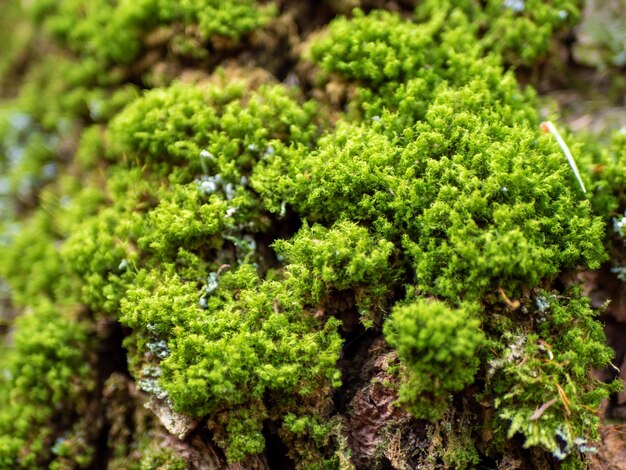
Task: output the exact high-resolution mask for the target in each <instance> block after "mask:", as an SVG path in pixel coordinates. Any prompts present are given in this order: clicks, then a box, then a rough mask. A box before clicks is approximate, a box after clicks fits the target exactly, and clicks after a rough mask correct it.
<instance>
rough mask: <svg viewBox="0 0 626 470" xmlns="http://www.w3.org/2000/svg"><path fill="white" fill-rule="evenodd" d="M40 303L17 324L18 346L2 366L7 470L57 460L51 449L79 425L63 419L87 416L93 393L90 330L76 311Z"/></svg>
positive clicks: (0, 426) (0, 445)
mask: <svg viewBox="0 0 626 470" xmlns="http://www.w3.org/2000/svg"><path fill="white" fill-rule="evenodd" d="M38 302H39V303H38V305H37V306H36V307H34V308H33V310H32V311H31V312H30V313H26V314H24V315H22V316H20V317H19V318H18V319H17V320H16V322H15V329H16V334H15V337H14V339H13V345H12V347H11V349H10V350H9V351H8V352H7V353H6V354H3V356H2V359H1V363H0V367H2V371H3V372H2V376H1V377H0V391H2V393H0V396H1V398H0V405H2V406H1V408H0V410H1V411H0V464H1V465H2V468H34V467H37V466H39V465H42V464H44V463H45V462H47V461H50V460H52V458H53V457H54V456H53V453H54V449H53V448H52V445H51V443H52V442H53V441H54V439H56V437H57V436H58V435H60V434H62V433H63V432H64V431H68V432H71V429H72V426H73V425H74V424H75V423H72V421H71V420H65V419H61V418H63V417H70V416H77V415H79V414H82V413H84V412H85V396H86V393H87V392H89V391H90V390H91V389H92V387H93V377H92V371H91V370H90V366H89V362H88V353H89V341H88V334H87V329H88V326H87V325H86V324H85V323H84V322H81V321H77V319H76V318H75V317H73V316H72V315H70V313H71V311H63V312H61V311H59V310H58V309H57V308H56V307H55V306H54V305H53V304H52V303H51V302H49V301H45V300H43V299H42V298H39V299H38ZM63 423H65V424H63ZM57 455H59V454H57Z"/></svg>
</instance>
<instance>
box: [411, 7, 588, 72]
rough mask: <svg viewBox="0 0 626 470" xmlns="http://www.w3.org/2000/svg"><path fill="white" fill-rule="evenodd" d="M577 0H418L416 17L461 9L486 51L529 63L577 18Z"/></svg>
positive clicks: (540, 56)
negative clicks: (550, 0)
mask: <svg viewBox="0 0 626 470" xmlns="http://www.w3.org/2000/svg"><path fill="white" fill-rule="evenodd" d="M580 6H581V2H580V1H578V0H556V1H552V2H549V3H547V2H542V1H540V0H488V1H486V2H476V1H474V0H446V1H444V2H442V1H433V0H428V1H426V2H422V3H421V4H420V6H419V7H418V10H417V11H418V16H419V17H421V18H428V17H429V16H431V15H436V14H441V12H442V11H446V10H447V12H448V14H449V15H451V16H454V14H455V10H460V11H463V12H464V13H465V14H466V15H467V16H468V17H469V18H470V19H471V21H472V23H473V24H474V27H473V29H474V31H475V32H476V33H477V34H478V35H479V36H480V40H481V43H482V44H483V45H484V47H486V48H487V49H489V50H494V51H496V52H498V53H499V54H501V55H502V56H503V58H504V59H505V60H506V61H507V62H509V63H512V64H516V65H529V64H532V63H533V62H534V61H536V60H537V59H538V58H542V57H545V56H546V55H547V53H548V51H549V50H550V47H551V41H552V40H553V37H554V36H555V35H556V34H557V33H558V32H559V31H560V30H564V29H566V28H567V27H570V26H572V25H574V24H576V22H577V21H578V20H579V19H580V16H581V15H580V13H581V12H580Z"/></svg>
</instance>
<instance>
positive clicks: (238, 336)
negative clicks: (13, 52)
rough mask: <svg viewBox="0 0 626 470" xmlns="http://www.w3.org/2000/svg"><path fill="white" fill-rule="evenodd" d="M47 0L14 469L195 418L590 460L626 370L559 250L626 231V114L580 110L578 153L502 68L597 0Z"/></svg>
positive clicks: (386, 449)
mask: <svg viewBox="0 0 626 470" xmlns="http://www.w3.org/2000/svg"><path fill="white" fill-rule="evenodd" d="M31 3H32V5H31V6H30V7H29V8H30V9H29V10H28V15H30V16H25V17H24V18H27V19H22V20H21V21H22V22H24V24H26V25H30V26H29V27H30V28H32V27H33V26H32V25H33V24H36V25H41V28H42V31H39V32H37V33H36V34H37V35H36V37H37V38H43V39H45V40H47V41H51V40H52V39H53V40H54V42H53V44H54V46H52V45H51V46H50V51H49V53H47V54H46V58H42V59H41V61H36V62H35V63H33V64H30V65H29V73H28V75H27V77H26V78H25V79H24V84H23V85H22V86H21V87H20V88H19V90H18V93H17V95H16V97H15V98H14V99H13V100H11V101H7V104H6V109H7V111H6V112H5V105H4V104H3V105H2V106H3V107H2V108H1V109H0V155H1V156H2V160H1V165H2V169H3V171H5V172H6V175H7V181H8V183H7V184H8V185H9V187H8V189H7V191H6V196H4V195H3V196H2V197H3V198H6V199H7V200H8V201H11V204H12V205H11V207H14V210H13V211H12V213H11V214H8V215H7V216H6V217H5V218H3V219H2V220H1V221H0V223H1V224H2V230H3V231H4V232H5V233H6V234H7V235H6V238H7V242H6V243H5V244H3V245H2V247H1V248H0V249H1V250H2V253H1V255H0V256H1V257H2V260H3V263H0V265H1V266H0V270H1V274H2V277H3V278H4V279H6V281H7V283H8V285H9V286H10V289H11V302H12V305H13V306H14V308H15V309H16V311H19V315H17V318H16V319H15V320H12V321H11V327H12V331H13V333H12V335H13V336H12V340H11V341H10V342H8V341H7V346H4V345H3V346H2V347H3V348H4V349H3V352H5V351H6V354H2V355H1V356H0V369H1V370H2V371H4V372H5V373H2V374H0V468H41V467H45V466H50V467H51V468H87V467H89V466H90V465H93V464H94V462H96V459H97V458H99V457H101V455H103V454H102V452H103V451H102V442H104V440H106V439H108V440H109V441H108V444H107V449H109V450H110V452H109V451H107V452H109V453H110V454H111V455H109V454H107V455H109V457H110V459H111V462H114V463H115V464H116V465H118V467H119V466H120V465H125V464H128V466H129V467H132V468H184V465H185V464H186V462H185V460H184V456H185V455H196V454H194V453H193V452H191V451H190V453H187V454H185V452H186V451H187V450H188V449H189V448H193V446H194V445H196V444H197V442H198V441H197V439H200V440H202V439H204V441H202V444H201V446H203V447H201V448H202V449H209V448H211V449H214V448H217V449H218V450H217V451H215V452H213V450H211V452H213V453H214V454H215V455H216V456H217V457H215V458H216V459H218V460H219V462H221V464H223V465H229V464H232V463H233V462H240V465H244V466H245V465H249V466H251V467H253V466H254V465H255V464H256V463H258V462H259V461H261V462H264V460H263V459H265V458H266V457H265V456H264V455H265V454H264V452H266V446H267V445H269V446H274V447H276V448H277V449H280V451H281V452H282V451H283V450H284V452H283V453H284V454H286V457H285V459H288V461H289V463H290V464H293V465H295V466H297V468H346V469H347V468H354V467H353V466H352V465H356V464H353V463H351V460H350V459H351V458H352V460H353V461H356V460H355V459H357V458H362V459H365V457H363V455H366V457H367V459H370V460H367V462H368V464H369V463H371V462H377V463H375V464H374V463H372V464H371V465H372V467H371V468H375V467H376V465H379V464H381V462H383V460H384V459H388V461H390V462H392V463H393V464H394V465H396V464H397V465H398V468H411V465H418V463H419V465H422V464H424V465H426V463H429V464H432V465H435V464H437V465H443V466H447V467H448V468H472V467H473V466H476V465H478V463H479V462H480V459H491V460H493V461H498V462H505V461H508V460H507V459H509V458H510V459H514V458H515V459H517V457H518V456H526V455H527V454H525V453H524V451H523V450H522V449H524V448H532V449H533V450H532V451H531V452H530V453H528V455H530V457H528V458H529V459H531V460H529V461H532V462H536V461H539V460H541V459H552V461H559V462H560V464H559V465H562V466H563V467H567V466H569V467H571V468H576V467H582V466H584V465H585V463H586V462H587V459H588V454H589V453H591V452H593V446H594V441H595V440H596V439H597V437H598V429H599V417H598V410H599V408H600V403H601V402H602V400H603V399H605V398H606V397H607V396H608V395H609V393H611V392H612V391H614V390H615V389H616V388H617V385H616V384H617V382H614V383H610V384H606V383H602V382H600V381H598V380H595V379H594V378H592V376H591V375H590V371H591V370H592V369H601V368H603V367H605V366H606V365H607V364H608V363H609V361H610V359H611V357H612V351H611V350H610V348H609V347H608V346H606V344H605V338H604V334H603V331H602V325H601V323H600V322H599V321H598V319H597V315H598V314H599V312H598V310H594V309H592V308H591V306H590V304H589V300H588V299H587V298H586V297H585V296H584V295H583V290H582V288H581V287H580V286H578V285H577V284H576V283H572V282H563V279H568V277H566V276H563V274H564V273H572V272H577V271H580V270H595V269H598V268H599V267H600V265H601V264H602V263H603V262H604V261H606V260H607V258H608V254H607V253H608V252H609V250H608V249H609V248H610V247H611V243H615V239H616V238H620V236H621V235H623V233H622V231H621V225H622V221H621V219H620V218H619V217H615V216H616V214H618V213H619V211H623V209H624V207H626V201H623V187H624V184H626V182H625V181H623V180H624V178H623V171H622V170H623V162H624V158H626V150H625V149H626V138H620V137H619V136H617V137H615V138H614V140H613V142H612V143H611V145H610V146H609V147H608V148H606V149H602V150H598V151H595V152H587V153H585V152H581V150H580V148H581V147H580V145H578V144H580V137H577V136H574V135H569V136H568V137H567V139H568V142H569V143H570V144H572V149H573V150H574V154H576V159H577V161H578V164H579V166H578V167H577V165H576V163H575V161H574V157H573V155H572V152H570V150H569V148H568V147H567V145H566V144H565V142H564V140H563V138H562V137H561V136H560V135H559V133H558V132H557V131H556V128H555V126H554V125H553V124H551V123H550V122H546V123H544V124H543V125H542V124H541V118H540V112H539V110H538V100H537V97H536V95H535V92H534V91H533V90H532V88H531V87H520V85H519V83H518V81H517V79H516V77H515V75H514V73H513V72H512V71H511V70H509V69H508V68H507V67H509V66H510V65H516V66H522V65H528V64H532V63H533V61H535V60H536V59H537V57H541V56H542V55H543V54H546V53H547V51H548V49H549V44H548V42H549V39H550V38H551V37H552V34H553V32H555V31H559V30H560V29H562V28H564V27H567V26H569V25H571V24H573V22H574V21H576V19H577V18H578V17H579V14H580V10H579V4H578V2H575V1H572V0H558V1H557V0H555V1H553V2H550V3H545V2H539V1H538V0H537V1H533V0H526V1H525V2H502V1H499V0H489V1H487V2H474V1H465V0H455V1H443V2H441V1H439V2H434V1H430V0H426V1H423V2H420V5H419V6H418V7H417V10H416V11H405V12H404V13H402V14H400V13H394V12H390V11H384V10H379V9H372V10H371V11H369V12H367V13H365V12H364V11H362V10H360V9H355V10H353V11H352V12H351V13H350V14H349V15H348V16H337V17H336V18H334V19H332V21H330V22H329V23H328V24H327V25H326V26H324V27H323V28H322V29H320V30H319V32H317V33H316V34H312V35H311V36H310V37H309V39H308V41H307V42H306V43H304V44H302V43H300V42H299V41H300V39H297V37H298V28H299V27H304V26H302V25H303V24H304V23H303V22H300V23H302V24H300V23H297V22H296V20H294V18H299V17H298V16H297V15H301V14H302V13H301V12H300V13H299V12H298V11H297V9H296V10H293V11H292V10H291V8H292V7H291V6H289V5H287V4H286V3H285V2H255V1H251V0H236V1H232V2H221V1H212V0H201V1H200V0H198V1H193V2H191V1H186V2H179V3H177V2H167V1H162V0H160V1H154V0H142V1H140V2H135V1H130V0H129V1H125V0H124V1H118V2H113V3H112V2H108V1H98V2H95V3H94V2H86V1H84V0H65V1H60V2H51V1H49V0H35V1H34V2H31ZM287 3H288V2H287ZM327 3H328V4H327V5H326V7H325V8H326V9H327V10H328V12H330V13H332V15H335V13H336V11H338V10H339V9H340V8H344V7H345V5H344V6H339V4H337V6H335V5H334V4H333V2H327ZM356 3H358V4H361V2H356ZM363 3H366V2H363ZM400 3H402V2H400ZM350 5H352V3H350ZM368 8H369V7H368ZM324 11H326V10H324ZM23 13H24V14H26V12H23ZM330 13H329V14H330ZM320 14H321V13H320ZM294 15H295V16H294ZM322 16H323V15H322ZM320 18H321V17H320ZM326 20H329V18H326V19H325V20H324V21H320V24H322V23H324V22H327V21H326ZM1 21H2V20H1V19H0V22H1ZM316 24H317V23H316ZM298 25H300V26H298ZM305 29H306V28H305ZM0 34H1V33H0ZM33 34H35V33H34V32H33ZM275 36H276V37H277V38H278V39H276V37H275ZM43 39H40V40H43ZM526 40H527V42H528V44H526V42H525V41H526ZM37 44H39V42H37ZM296 45H297V47H296ZM267 48H270V49H268V50H269V51H270V52H275V51H278V50H282V49H281V48H290V49H289V50H290V51H291V52H290V54H288V55H287V58H286V59H285V60H284V61H283V62H280V63H279V64H278V65H276V63H275V62H276V60H279V59H277V58H276V57H274V56H273V55H272V54H268V53H267V50H266V49H267ZM272 48H273V49H272ZM248 51H257V52H258V54H257V52H255V53H252V54H251V53H249V52H248ZM263 51H265V52H263ZM257 55H258V57H257ZM2 57H3V53H2V52H0V59H2ZM37 57H39V56H37ZM229 58H231V59H232V58H235V59H236V60H237V61H238V62H240V63H241V64H248V65H249V66H250V67H252V66H254V68H253V69H249V68H246V67H244V68H243V71H242V70H240V69H233V68H229V67H228V60H227V59H229ZM0 64H1V62H0ZM241 64H240V65H241ZM250 64H252V65H250ZM295 64H297V65H295ZM242 67H243V66H242ZM262 67H265V68H266V69H268V70H260V69H261V68H262ZM291 69H293V70H291ZM2 70H3V68H2V67H0V71H2ZM172 71H174V72H172ZM271 72H273V73H275V74H276V75H277V76H281V77H283V76H285V77H286V78H285V80H284V83H279V82H278V81H277V80H276V79H275V78H272V73H271ZM287 72H289V73H287ZM242 76H243V77H244V78H242ZM296 77H297V78H296ZM540 126H543V128H545V129H547V130H548V131H549V132H550V133H551V134H553V136H552V135H544V134H543V133H542V132H541V131H540ZM574 144H576V145H574ZM563 153H565V157H566V160H567V161H568V162H569V165H570V167H571V168H568V167H567V166H566V165H565V164H564V163H565V159H564V158H563ZM49 165H52V166H49ZM597 165H603V168H604V170H603V172H593V171H590V169H591V168H594V167H595V166H597ZM46 168H48V170H46ZM50 168H54V169H55V170H54V171H52V170H50ZM578 168H580V171H579V169H578ZM572 172H573V173H574V176H575V178H574V177H572ZM576 180H577V181H576ZM3 182H4V180H0V183H2V185H3ZM2 185H0V186H1V187H3V186H2ZM585 188H587V189H588V191H586V189H585ZM0 189H1V188H0ZM580 189H582V193H581V191H580ZM3 194H4V193H3ZM618 209H619V211H618ZM3 217H4V216H3ZM611 221H614V224H615V229H614V230H613V231H612V232H611V233H609V234H607V233H605V232H606V231H605V226H606V224H607V223H610V222H611ZM11 227H14V229H11ZM622 238H623V237H622ZM570 278H571V276H570ZM9 343H10V344H9ZM122 343H123V347H122ZM112 345H113V346H112ZM381 345H382V346H381ZM107 348H109V349H107ZM115 348H117V349H115ZM113 349H115V350H116V351H117V353H116V354H118V355H120V357H121V358H122V359H119V358H118V359H117V362H115V363H113V362H114V361H113V359H110V358H108V357H107V356H106V354H104V353H103V351H105V352H106V351H109V350H113ZM111 356H113V354H112V355H111ZM357 356H358V357H357ZM382 357H384V358H385V361H383V360H382V359H381V358H382ZM359 361H360V362H359ZM381 384H384V386H382V385H381ZM372 390H375V391H376V392H377V393H379V395H378V398H379V399H380V402H381V403H383V404H384V406H383V405H380V406H378V405H377V406H378V407H377V408H376V409H377V410H383V411H384V412H385V413H387V414H386V415H385V416H387V417H388V419H389V423H388V425H387V424H386V425H385V426H381V428H380V429H383V430H381V431H380V433H379V434H381V436H377V439H379V440H378V441H376V444H375V445H374V444H372V446H371V448H367V449H366V450H363V448H365V447H366V446H362V447H358V445H361V444H359V441H358V439H357V437H355V436H357V434H356V431H354V429H353V428H350V426H352V425H353V423H355V422H359V421H358V419H360V416H362V415H364V414H367V413H365V412H363V411H362V409H366V410H367V409H368V408H367V406H374V405H372V404H371V403H378V402H376V401H375V400H374V398H372V400H373V401H370V400H368V399H366V398H367V397H370V398H371V396H372V395H368V393H373V392H372ZM129 397H130V398H129ZM381 397H382V398H381ZM388 397H391V398H388ZM142 400H145V401H148V400H152V402H153V407H152V410H158V409H161V410H163V409H165V410H166V411H167V412H166V415H167V416H168V417H173V418H171V419H172V420H174V421H176V420H177V419H179V420H180V422H182V423H187V425H188V427H189V428H190V429H186V430H185V433H186V434H185V433H183V432H182V431H181V434H180V435H184V436H185V438H184V439H183V440H182V441H180V440H178V441H173V440H172V439H174V437H173V435H175V434H176V433H172V432H171V430H170V428H167V426H166V429H167V430H164V429H163V428H161V427H160V426H159V425H158V420H157V419H158V417H159V416H161V418H162V415H160V414H159V412H157V411H154V413H153V412H152V411H148V410H147V409H144V408H143V407H142V406H135V404H136V403H139V402H140V401H142ZM385 400H386V401H385ZM130 403H133V405H131V404H130ZM364 403H365V405H364ZM391 403H396V404H395V405H393V406H392V405H391ZM359 406H360V407H361V408H359ZM124 407H126V408H124ZM113 409H115V410H118V411H119V410H123V411H119V413H121V414H120V415H119V416H118V415H117V414H116V413H117V412H115V413H114V412H113V411H111V412H110V413H109V412H108V410H113ZM139 410H141V411H139ZM377 412H380V413H383V412H382V411H377ZM107 413H108V414H107ZM359 413H361V414H359ZM120 416H121V417H120ZM103 422H106V423H108V424H97V425H93V426H91V424H90V423H103ZM127 422H132V423H133V426H128V427H125V425H122V424H120V423H127ZM189 423H191V424H189ZM407 423H413V424H410V425H408V424H407ZM415 423H418V424H415ZM459 423H463V426H465V427H466V428H467V432H464V431H461V430H460V429H459ZM175 424H176V423H175ZM370 424H371V423H370ZM414 424H415V426H414ZM418 425H419V426H421V428H420V429H422V430H423V432H422V433H421V434H420V435H417V434H406V433H409V431H407V430H408V429H409V428H410V429H413V428H415V429H417V427H419V426H418ZM98 426H99V427H98ZM192 426H199V427H198V428H197V429H196V428H193V429H196V431H197V432H195V434H191V433H193V432H194V431H193V429H192ZM403 426H404V427H403ZM411 426H412V427H411ZM416 426H417V427H416ZM91 428H93V429H91ZM96 428H97V430H96ZM127 428H128V429H127ZM446 430H447V431H446ZM96 431H97V432H96ZM383 431H384V432H383ZM168 432H169V433H170V434H172V435H170V434H168ZM411 432H413V431H411ZM420 432H421V431H420ZM107 433H108V434H107ZM403 433H404V434H403ZM190 435H193V437H192V438H189V439H187V437H188V436H190ZM425 436H429V437H428V438H426V437H425ZM185 439H187V440H185ZM194 439H196V440H194ZM424 439H426V440H427V441H428V446H430V447H429V450H428V452H426V451H425V450H424V449H425V448H426V447H424V446H425V445H426V444H423V442H424ZM172 442H175V443H174V444H172ZM419 442H422V444H419V445H418V444H416V443H419ZM163 443H165V444H163ZM194 443H196V444H194ZM161 444H163V445H164V446H165V447H164V449H165V450H163V449H160V447H161ZM184 446H187V447H184ZM403 446H404V447H403ZM419 446H422V447H419ZM183 447H184V448H185V449H187V450H185V451H182V452H179V450H180V449H181V448H183ZM159 449H160V450H159ZM398 449H400V450H401V451H400V450H398ZM419 449H421V450H419ZM196 450H197V449H196ZM273 452H274V451H273ZM368 452H369V453H368ZM205 453H206V454H207V455H208V454H209V453H210V452H208V451H206V452H205ZM274 453H275V452H274ZM270 454H271V455H274V454H273V453H268V454H267V455H270ZM109 457H107V458H109ZM194 458H195V457H194ZM281 458H282V457H281ZM519 458H520V459H521V458H522V457H519ZM524 458H526V457H524ZM220 459H221V460H220ZM255 459H257V460H255ZM376 459H378V460H376ZM403 459H404V460H403ZM415 459H418V460H419V462H418V460H415ZM532 459H538V460H532ZM226 461H228V462H229V463H228V464H227V463H226ZM285 461H287V460H285ZM362 461H366V460H362ZM120 462H122V463H121V464H120ZM251 462H253V463H251ZM416 462H418V463H416ZM433 462H435V463H434V464H433ZM187 463H188V462H187ZM111 465H113V464H111ZM259 465H260V464H259ZM364 465H365V464H364ZM381 465H382V464H381ZM402 465H404V467H402ZM112 468H113V467H112ZM120 468H123V467H120ZM260 468H263V467H260ZM363 468H367V466H363ZM376 468H377V467H376Z"/></svg>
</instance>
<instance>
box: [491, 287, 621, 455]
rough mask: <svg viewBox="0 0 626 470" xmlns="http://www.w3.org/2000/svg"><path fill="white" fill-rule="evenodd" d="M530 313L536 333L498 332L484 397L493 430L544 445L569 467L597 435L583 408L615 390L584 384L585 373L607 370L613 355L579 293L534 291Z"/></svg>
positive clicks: (597, 403) (595, 406)
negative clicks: (490, 404)
mask: <svg viewBox="0 0 626 470" xmlns="http://www.w3.org/2000/svg"><path fill="white" fill-rule="evenodd" d="M531 309H532V311H531V312H528V314H529V315H532V316H533V317H535V321H536V322H537V323H538V327H537V328H536V329H535V330H534V331H532V332H524V331H521V330H518V331H516V330H515V329H514V328H513V329H511V330H508V331H503V332H502V337H501V340H500V342H499V344H497V345H495V348H496V349H495V351H496V353H497V354H496V356H495V357H493V358H492V359H491V360H490V362H489V369H488V374H487V377H488V382H487V388H486V392H485V393H488V394H490V395H492V396H494V397H496V398H495V401H494V406H495V409H496V411H497V413H498V421H497V422H496V423H495V424H494V425H495V426H496V429H498V427H499V426H503V427H504V428H505V429H508V431H507V436H508V437H513V436H514V435H515V434H516V433H520V434H522V435H523V436H524V438H525V446H526V447H530V446H543V447H545V448H547V449H550V451H551V452H552V454H553V455H554V456H555V457H556V458H557V459H559V460H562V459H565V458H566V457H569V459H568V462H569V463H572V461H573V460H576V455H577V454H578V452H591V451H592V447H593V444H592V442H593V441H594V440H596V439H597V437H598V436H597V427H598V423H599V418H598V416H597V415H596V414H594V413H589V412H588V410H595V409H598V407H599V406H600V403H601V401H602V400H603V399H605V398H607V396H608V392H609V391H610V390H611V389H613V390H614V389H615V388H619V386H618V384H617V383H615V384H613V386H612V387H611V388H604V387H597V386H594V385H595V384H594V383H593V382H590V380H589V370H590V369H592V368H599V367H603V366H604V365H605V364H607V363H608V362H609V361H610V359H611V358H612V356H613V351H612V350H611V349H610V348H609V347H607V346H606V345H605V344H604V333H603V331H602V325H601V324H600V323H598V322H597V321H596V320H595V317H596V316H597V313H596V312H593V311H592V310H591V309H590V308H589V301H588V299H586V298H585V297H582V296H581V293H580V289H579V288H574V289H572V290H571V291H569V292H567V293H566V294H565V295H555V294H554V293H550V292H545V291H539V292H537V293H536V294H535V298H534V305H533V306H532V307H531ZM496 435H498V436H499V438H502V437H503V435H504V434H500V433H496Z"/></svg>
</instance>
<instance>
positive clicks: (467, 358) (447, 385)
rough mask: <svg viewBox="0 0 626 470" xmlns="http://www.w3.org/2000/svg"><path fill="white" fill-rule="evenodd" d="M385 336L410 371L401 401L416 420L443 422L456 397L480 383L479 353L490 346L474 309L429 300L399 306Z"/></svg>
mask: <svg viewBox="0 0 626 470" xmlns="http://www.w3.org/2000/svg"><path fill="white" fill-rule="evenodd" d="M473 310H476V309H475V308H474V309H473ZM385 337H386V338H387V341H388V342H389V344H390V345H391V346H393V347H394V348H395V349H396V351H398V356H399V357H400V359H401V360H402V363H403V364H404V366H405V367H406V369H407V381H406V382H405V383H403V384H402V386H401V387H400V400H401V401H402V402H404V403H406V404H407V405H408V407H409V409H410V410H411V413H413V414H414V415H415V416H416V417H418V418H424V419H429V420H438V419H440V418H441V417H442V416H443V414H444V413H445V411H446V409H447V408H448V406H449V403H450V402H449V396H450V394H451V393H454V392H458V391H460V390H462V389H463V388H465V387H466V386H467V385H468V384H470V383H472V382H473V381H474V375H475V374H476V372H477V371H478V366H479V364H480V360H479V357H478V350H479V349H480V347H481V346H482V345H483V344H484V343H485V337H484V333H483V332H482V331H481V329H480V320H478V319H477V318H475V313H473V312H472V309H463V308H462V309H450V308H448V307H447V306H446V305H444V304H442V303H439V302H427V301H423V300H421V301H418V302H416V303H412V304H407V305H403V306H396V307H395V308H394V310H393V311H392V313H391V316H390V317H389V319H388V320H387V322H386V323H385Z"/></svg>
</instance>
